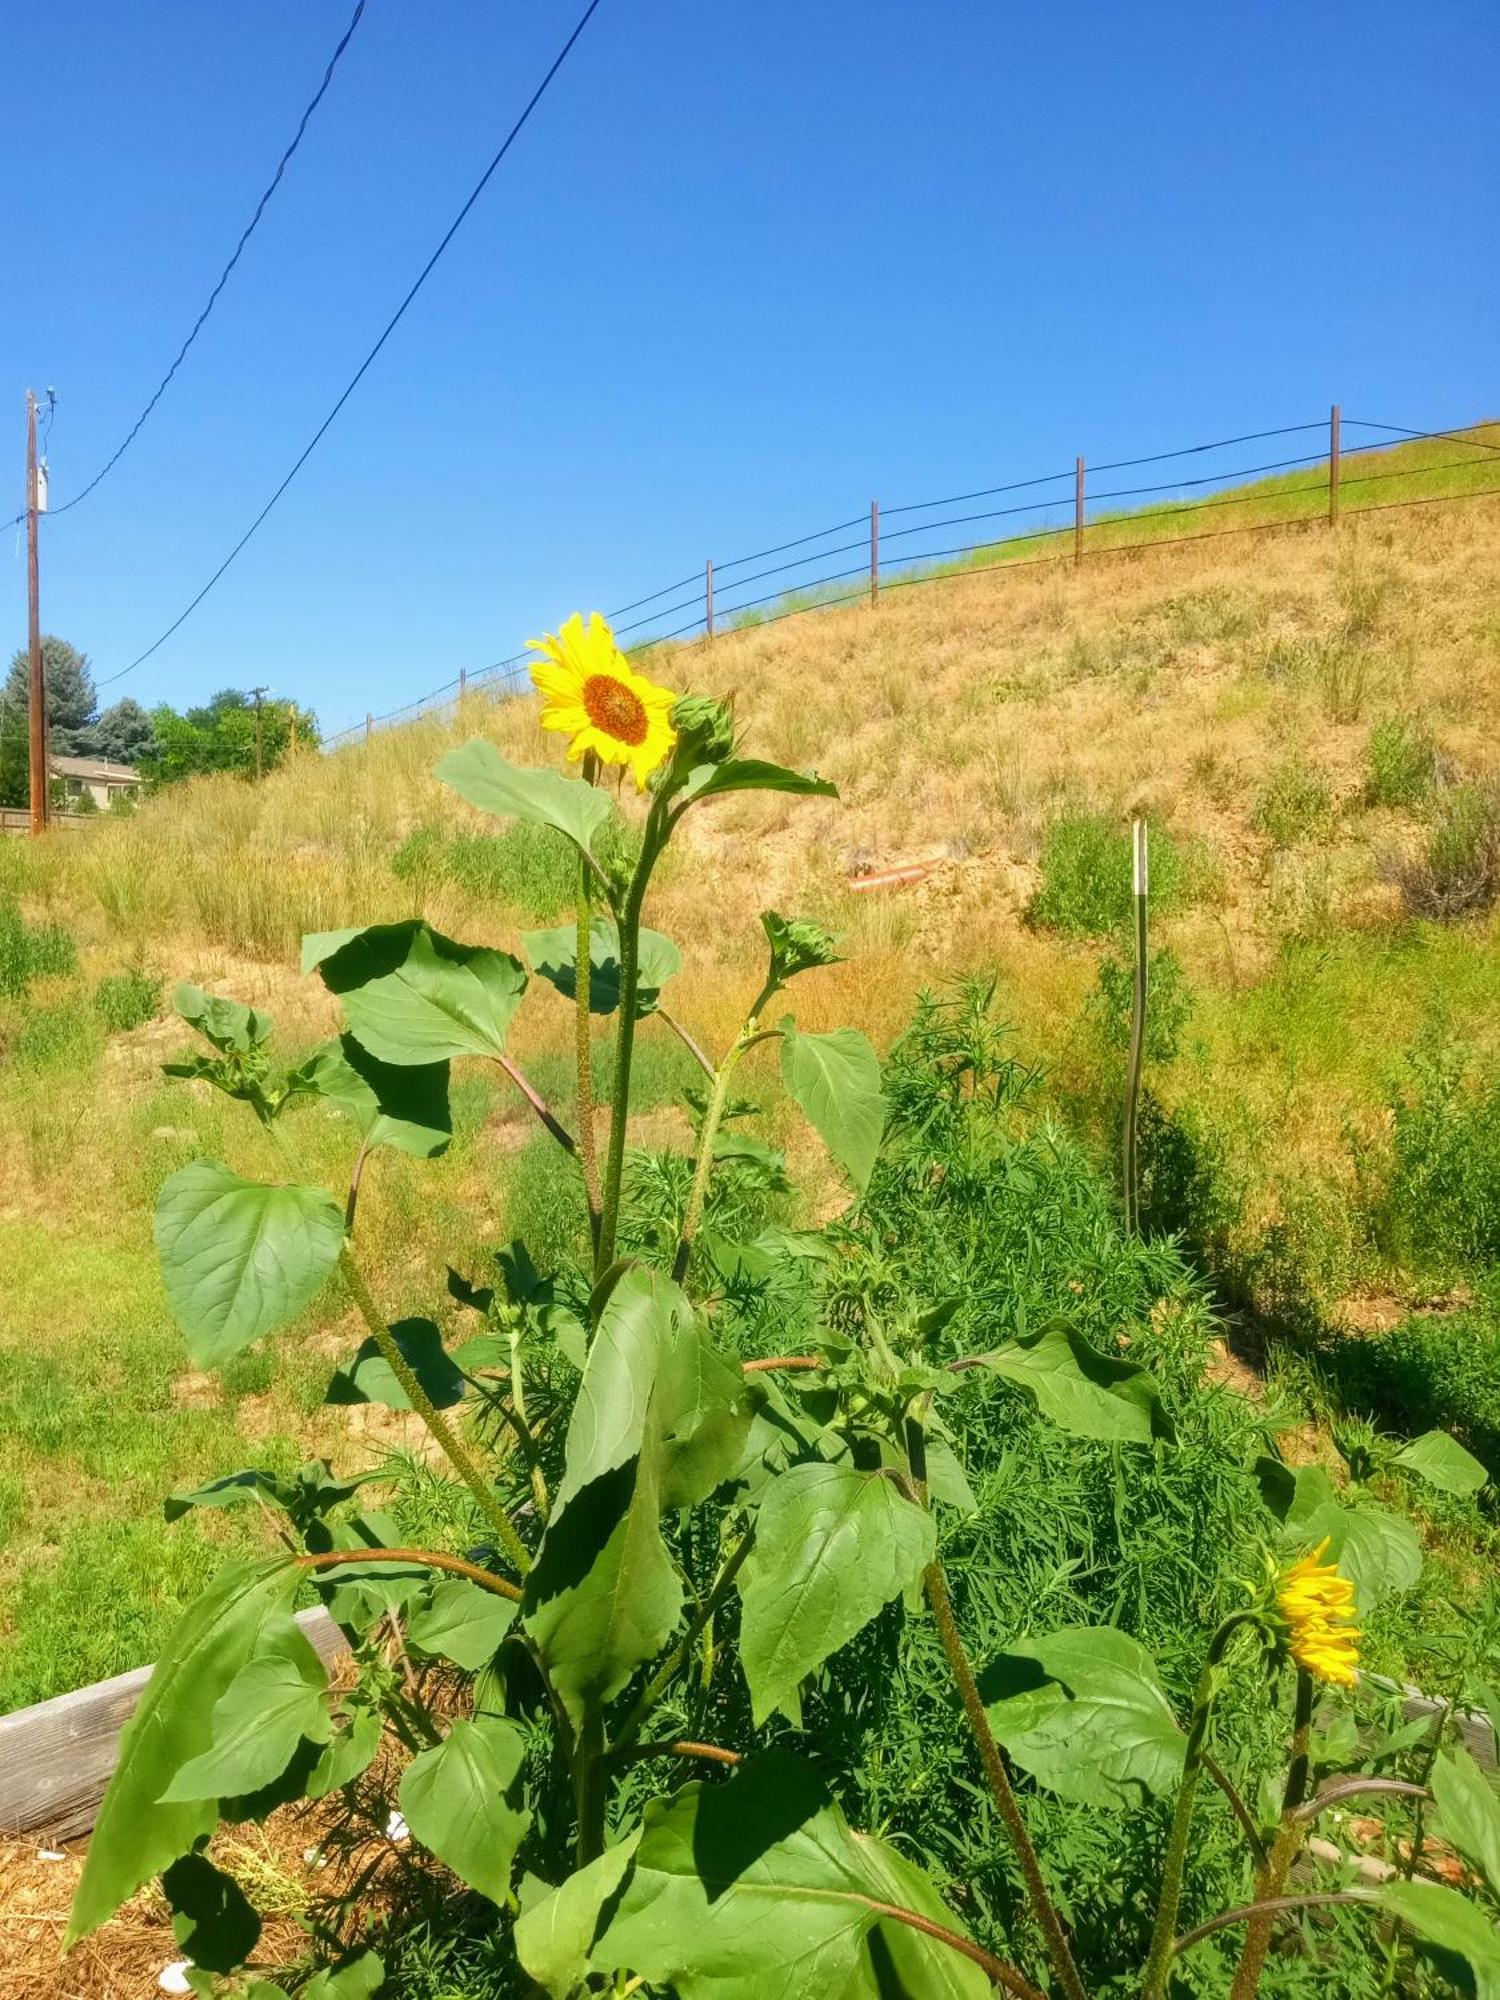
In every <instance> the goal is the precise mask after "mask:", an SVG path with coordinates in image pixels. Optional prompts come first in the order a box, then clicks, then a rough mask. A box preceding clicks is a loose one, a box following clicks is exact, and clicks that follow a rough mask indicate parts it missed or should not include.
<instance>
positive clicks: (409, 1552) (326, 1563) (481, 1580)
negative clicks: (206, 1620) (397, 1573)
mask: <svg viewBox="0 0 1500 2000" xmlns="http://www.w3.org/2000/svg"><path fill="white" fill-rule="evenodd" d="M372 1562H387V1563H389V1562H406V1563H421V1564H423V1565H424V1567H426V1568H427V1569H442V1570H447V1572H448V1573H449V1575H450V1576H463V1577H467V1578H468V1580H469V1582H470V1583H477V1584H478V1585H479V1587H480V1588H481V1590H492V1591H493V1592H494V1593H495V1595H496V1596H497V1597H508V1598H509V1599H510V1601H511V1603H512V1604H519V1603H520V1602H521V1588H520V1585H519V1584H514V1583H512V1582H511V1580H510V1578H509V1577H506V1576H496V1575H495V1573H494V1571H493V1570H488V1569H481V1568H480V1567H479V1564H478V1563H471V1562H465V1561H464V1559H463V1557H462V1556H445V1555H441V1554H439V1552H438V1551H437V1550H436V1549H331V1550H329V1551H328V1552H327V1553H326V1554H324V1555H312V1556H298V1557H297V1558H296V1566H297V1568H298V1569H336V1568H337V1567H339V1565H340V1564H343V1563H372Z"/></svg>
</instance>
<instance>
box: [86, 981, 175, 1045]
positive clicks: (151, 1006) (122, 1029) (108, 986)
mask: <svg viewBox="0 0 1500 2000" xmlns="http://www.w3.org/2000/svg"><path fill="white" fill-rule="evenodd" d="M160 999H161V981H160V980H159V979H158V978H156V977H155V975H154V974H152V973H148V972H143V971H142V970H141V969H140V968H139V967H138V966H133V967H131V968H130V969H129V970H127V971H125V972H112V973H108V974H106V976H105V977H104V978H103V979H101V980H100V981H99V984H98V985H97V986H96V987H95V988H94V1012H95V1013H96V1014H97V1015H98V1016H99V1018H100V1020H101V1021H102V1022H103V1023H104V1031H105V1033H106V1034H108V1035H125V1034H129V1032H130V1030H131V1029H132V1028H139V1027H141V1026H142V1025H143V1024H144V1023H145V1022H147V1021H149V1020H150V1019H151V1018H152V1016H153V1015H154V1014H155V1012H156V1009H157V1003H158V1002H159V1001H160Z"/></svg>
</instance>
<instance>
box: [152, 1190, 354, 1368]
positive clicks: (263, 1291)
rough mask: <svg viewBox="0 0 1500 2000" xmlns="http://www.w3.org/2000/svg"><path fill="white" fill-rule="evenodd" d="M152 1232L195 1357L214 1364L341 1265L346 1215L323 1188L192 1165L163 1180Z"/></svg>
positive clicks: (280, 1318)
mask: <svg viewBox="0 0 1500 2000" xmlns="http://www.w3.org/2000/svg"><path fill="white" fill-rule="evenodd" d="M155 1234H156V1249H157V1255H158V1257H159V1258H160V1260H161V1274H162V1281H163V1283H164V1284H165V1286H166V1288H167V1297H168V1299H169V1300H170V1301H171V1305H172V1310H173V1312H175V1313H176V1315H177V1318H178V1320H179V1321H180V1322H181V1325H182V1329H183V1331H184V1332H185V1333H186V1335H187V1338H188V1351H189V1352H190V1354H191V1355H192V1357H193V1359H194V1361H196V1362H197V1363H198V1364H199V1366H200V1367H204V1368H214V1367H217V1366H219V1365H220V1364H221V1363H223V1362H225V1361H227V1360H229V1358H230V1357H231V1355H234V1354H238V1352H239V1351H240V1349H241V1348H242V1347H247V1346H248V1345H249V1344H250V1342H251V1341H252V1340H258V1339H260V1337H261V1335H262V1334H266V1333H273V1332H274V1331H275V1330H276V1328H277V1327H278V1326H284V1325H285V1324H286V1322H287V1321H288V1320H289V1319H293V1318H295V1317H296V1315H297V1314H298V1313H299V1312H301V1310H302V1308H303V1307H304V1306H305V1305H306V1304H307V1302H308V1301H309V1299H311V1298H312V1296H313V1294H314V1293H315V1292H316V1291H317V1290H318V1287H319V1286H320V1285H321V1284H322V1283H323V1280H324V1279H325V1278H326V1277H327V1276H328V1273H329V1272H330V1271H331V1270H332V1269H333V1267H334V1265H335V1264H336V1263H337V1262H338V1255H339V1251H340V1249H341V1248H342V1246H343V1241H344V1218H343V1214H342V1213H341V1211H340V1210H339V1208H338V1205H337V1204H336V1203H335V1202H334V1201H333V1200H332V1199H331V1198H330V1197H329V1196H328V1195H327V1194H326V1193H325V1192H324V1190H323V1189H322V1188H313V1187H284V1186H275V1185H273V1186H269V1187H268V1186H266V1185H265V1184H264V1183H262V1182H260V1181H247V1180H241V1178H240V1176H239V1175H238V1174H235V1173H231V1172H230V1170H229V1168H228V1167H226V1166H222V1165H221V1164H220V1163H219V1161H217V1160H194V1161H193V1163H192V1165H191V1166H186V1167H181V1168H179V1170H178V1171H177V1172H176V1173H175V1174H173V1175H171V1176H170V1177H169V1178H168V1179H167V1180H166V1181H165V1182H164V1183H163V1185H162V1190H161V1193H160V1194H159V1195H158V1196H157V1201H156V1231H155Z"/></svg>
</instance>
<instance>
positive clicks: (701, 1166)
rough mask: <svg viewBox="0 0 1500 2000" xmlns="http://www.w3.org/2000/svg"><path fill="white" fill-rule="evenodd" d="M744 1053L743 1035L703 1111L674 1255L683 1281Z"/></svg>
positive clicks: (677, 1277)
mask: <svg viewBox="0 0 1500 2000" xmlns="http://www.w3.org/2000/svg"><path fill="white" fill-rule="evenodd" d="M743 1054H744V1040H743V1036H742V1037H741V1038H740V1039H739V1040H737V1041H736V1042H735V1045H734V1047H733V1048H732V1049H731V1050H730V1051H729V1054H728V1055H727V1056H725V1058H724V1060H723V1062H721V1063H720V1065H719V1067H718V1070H717V1071H716V1072H715V1075H714V1087H713V1089H712V1091H711V1092H710V1093H709V1099H708V1108H707V1109H706V1110H705V1112H704V1114H703V1130H702V1132H701V1133H700V1134H699V1136H698V1163H697V1165H696V1166H695V1167H694V1168H693V1185H692V1189H691V1192H690V1193H689V1195H688V1202H687V1209H686V1211H685V1213H684V1215H683V1218H682V1234H681V1235H680V1236H679V1237H678V1239H677V1253H676V1255H675V1256H674V1257H673V1259H672V1277H673V1280H674V1282H675V1283H677V1284H679V1285H680V1284H681V1283H682V1281H683V1279H684V1278H685V1277H686V1276H687V1267H688V1262H689V1260H690V1258H691V1257H692V1254H693V1238H694V1237H695V1236H696V1235H697V1233H698V1225H699V1223H700V1222H701V1221H702V1220H703V1206H704V1203H705V1202H706V1201H707V1200H708V1183H709V1179H710V1177H711V1176H712V1174H713V1170H714V1140H715V1139H717V1137H718V1136H719V1123H720V1121H721V1119H722V1118H723V1116H724V1106H725V1103H726V1102H727V1100H728V1097H729V1079H730V1078H731V1077H732V1076H733V1075H734V1072H735V1066H736V1064H737V1063H738V1062H739V1059H740V1057H741V1056H742V1055H743Z"/></svg>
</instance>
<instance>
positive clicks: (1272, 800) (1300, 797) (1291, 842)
mask: <svg viewBox="0 0 1500 2000" xmlns="http://www.w3.org/2000/svg"><path fill="white" fill-rule="evenodd" d="M1333 817H1334V811H1333V794H1332V792H1331V791H1330V790H1329V787H1328V780H1327V779H1326V778H1325V777H1324V775H1323V773H1322V772H1321V771H1320V770H1318V768H1317V766H1316V765H1314V764H1311V763H1309V762H1308V761H1307V759H1305V758H1303V757H1290V758H1288V759H1287V760H1286V762H1285V763H1283V764H1279V765H1278V766H1277V767H1276V769H1275V770H1274V771H1272V773H1271V774H1270V776H1269V777H1268V778H1267V780H1266V782H1265V784H1264V786H1263V787H1262V789H1261V792H1260V795H1259V797H1258V798H1257V799H1256V801H1255V807H1254V810H1253V811H1252V813H1251V815H1250V819H1251V824H1252V825H1253V826H1254V827H1255V828H1256V830H1257V831H1258V832H1260V833H1263V834H1265V836H1266V838H1267V839H1268V840H1269V841H1270V842H1271V844H1272V845H1273V846H1274V847H1295V846H1296V845H1297V843H1298V842H1299V841H1303V840H1314V839H1316V838H1317V837H1318V836H1319V835H1320V834H1323V833H1326V832H1327V831H1328V830H1329V828H1330V827H1331V826H1332V824H1333Z"/></svg>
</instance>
